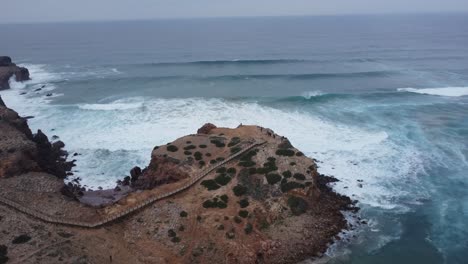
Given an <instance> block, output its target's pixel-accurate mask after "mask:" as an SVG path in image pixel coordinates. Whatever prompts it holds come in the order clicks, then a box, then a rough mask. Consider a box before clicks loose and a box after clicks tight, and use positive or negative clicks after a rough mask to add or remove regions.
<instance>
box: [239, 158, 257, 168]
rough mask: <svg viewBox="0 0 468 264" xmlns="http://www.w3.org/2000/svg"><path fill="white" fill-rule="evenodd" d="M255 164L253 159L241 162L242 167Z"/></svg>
mask: <svg viewBox="0 0 468 264" xmlns="http://www.w3.org/2000/svg"><path fill="white" fill-rule="evenodd" d="M255 164H256V163H255V162H253V161H251V160H249V161H241V162H239V166H242V167H252V166H255Z"/></svg>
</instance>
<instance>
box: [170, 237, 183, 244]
mask: <svg viewBox="0 0 468 264" xmlns="http://www.w3.org/2000/svg"><path fill="white" fill-rule="evenodd" d="M180 240H181V239H180V237H173V238H172V239H171V241H172V243H179V242H180Z"/></svg>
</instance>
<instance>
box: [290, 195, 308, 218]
mask: <svg viewBox="0 0 468 264" xmlns="http://www.w3.org/2000/svg"><path fill="white" fill-rule="evenodd" d="M288 205H289V208H290V209H291V212H292V213H293V215H301V214H303V213H305V212H306V210H307V202H306V201H305V200H304V199H302V198H300V197H296V196H291V197H289V199H288Z"/></svg>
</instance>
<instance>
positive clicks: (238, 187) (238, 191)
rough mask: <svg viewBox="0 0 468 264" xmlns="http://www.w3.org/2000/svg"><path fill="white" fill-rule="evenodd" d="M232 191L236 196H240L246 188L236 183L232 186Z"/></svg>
mask: <svg viewBox="0 0 468 264" xmlns="http://www.w3.org/2000/svg"><path fill="white" fill-rule="evenodd" d="M232 191H233V192H234V194H235V195H236V196H241V195H244V194H245V193H246V192H247V188H246V187H245V186H242V185H240V184H238V185H236V186H234V188H232Z"/></svg>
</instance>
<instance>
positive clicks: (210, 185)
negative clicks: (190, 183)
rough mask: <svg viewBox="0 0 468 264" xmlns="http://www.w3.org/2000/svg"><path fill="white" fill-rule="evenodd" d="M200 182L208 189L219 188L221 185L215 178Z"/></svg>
mask: <svg viewBox="0 0 468 264" xmlns="http://www.w3.org/2000/svg"><path fill="white" fill-rule="evenodd" d="M200 184H201V185H203V186H205V188H206V189H208V191H213V190H217V189H219V188H220V187H221V186H219V185H218V184H217V183H216V181H214V180H204V181H202V182H201V183H200Z"/></svg>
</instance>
